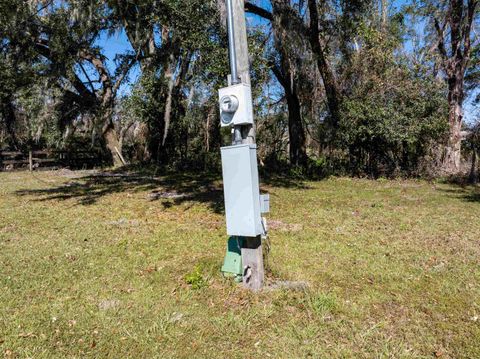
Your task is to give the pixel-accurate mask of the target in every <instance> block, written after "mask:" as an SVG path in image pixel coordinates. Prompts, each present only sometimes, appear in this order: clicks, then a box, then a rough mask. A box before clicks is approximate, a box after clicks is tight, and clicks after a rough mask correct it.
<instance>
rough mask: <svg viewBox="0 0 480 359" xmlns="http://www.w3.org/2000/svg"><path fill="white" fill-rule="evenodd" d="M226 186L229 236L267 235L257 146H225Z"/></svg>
mask: <svg viewBox="0 0 480 359" xmlns="http://www.w3.org/2000/svg"><path fill="white" fill-rule="evenodd" d="M221 150H222V168H223V189H224V193H225V213H226V217H227V234H228V235H229V236H243V237H256V236H259V235H261V234H263V226H262V217H261V213H260V188H259V184H258V165H257V146H256V145H237V146H229V147H223V148H222V149H221Z"/></svg>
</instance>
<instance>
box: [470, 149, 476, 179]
mask: <svg viewBox="0 0 480 359" xmlns="http://www.w3.org/2000/svg"><path fill="white" fill-rule="evenodd" d="M469 181H470V183H471V184H477V183H478V164H477V148H476V147H473V150H472V167H471V168H470V177H469Z"/></svg>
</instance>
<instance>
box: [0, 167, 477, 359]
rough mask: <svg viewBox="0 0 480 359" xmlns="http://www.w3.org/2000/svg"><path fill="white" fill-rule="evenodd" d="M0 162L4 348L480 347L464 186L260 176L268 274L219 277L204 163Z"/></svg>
mask: <svg viewBox="0 0 480 359" xmlns="http://www.w3.org/2000/svg"><path fill="white" fill-rule="evenodd" d="M84 176H85V177H79V176H78V175H76V174H71V173H62V174H59V173H53V172H52V173H37V174H35V175H31V174H29V173H8V174H7V173H0V350H1V352H2V355H4V356H5V357H19V358H27V357H31V358H52V357H58V358H64V357H98V358H106V357H110V358H126V357H131V358H145V357H163V358H169V357H180V358H182V357H183V358H192V357H203V358H217V357H226V358H227V357H228V358H245V357H248V358H253V357H261V358H263V357H272V358H298V357H309V356H310V357H321V358H331V357H335V358H336V357H338V358H344V357H348V358H349V357H352V358H358V357H366V358H380V357H395V358H431V357H435V356H440V357H442V358H449V357H450V358H478V357H480V346H479V345H478V343H479V342H480V284H479V283H480V282H479V279H480V267H479V264H480V221H479V218H480V201H479V200H478V198H480V197H479V196H478V189H474V188H460V187H457V186H451V185H445V184H434V183H427V182H422V181H380V182H374V181H368V180H355V179H347V178H340V179H327V180H324V181H321V182H305V183H302V186H297V185H294V184H295V183H292V182H289V181H271V182H269V184H268V185H266V186H264V190H265V191H268V192H270V194H271V202H272V213H271V215H270V216H269V218H270V223H271V236H270V237H271V244H272V251H271V253H270V256H269V259H268V263H269V267H270V273H271V274H270V276H271V277H275V278H279V279H285V280H301V281H307V282H308V283H309V284H310V289H309V290H307V291H305V292H293V291H290V292H288V291H270V292H265V293H261V294H257V295H254V294H252V293H249V292H246V291H244V290H242V289H241V288H240V287H238V286H237V285H236V284H234V283H232V282H230V281H229V280H225V279H223V278H222V276H221V274H220V272H219V270H220V267H221V263H222V260H223V255H224V251H225V245H226V236H225V228H224V220H223V213H222V197H221V184H220V182H219V180H218V179H217V178H216V177H214V176H209V177H206V178H205V177H204V176H201V175H198V176H195V175H191V176H190V175H186V176H179V175H177V176H167V177H163V178H152V177H149V176H143V175H137V176H129V177H88V176H87V174H84Z"/></svg>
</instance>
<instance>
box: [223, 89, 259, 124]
mask: <svg viewBox="0 0 480 359" xmlns="http://www.w3.org/2000/svg"><path fill="white" fill-rule="evenodd" d="M218 95H219V99H220V118H221V123H222V127H228V126H234V125H235V126H236V125H252V124H253V105H252V103H253V102H252V89H251V88H250V86H249V85H246V84H238V85H232V86H229V87H226V88H223V89H221V90H220V91H219V92H218Z"/></svg>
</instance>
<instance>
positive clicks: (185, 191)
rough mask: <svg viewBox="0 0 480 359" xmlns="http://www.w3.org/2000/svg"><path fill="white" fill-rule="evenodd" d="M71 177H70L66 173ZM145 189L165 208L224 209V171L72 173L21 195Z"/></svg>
mask: <svg viewBox="0 0 480 359" xmlns="http://www.w3.org/2000/svg"><path fill="white" fill-rule="evenodd" d="M67 178H68V177H67ZM262 183H264V184H266V185H268V186H273V187H285V188H295V189H303V190H304V189H310V187H308V186H307V185H305V184H304V182H303V181H301V180H298V179H290V178H288V177H280V176H276V177H268V178H266V179H265V180H263V181H262ZM132 192H133V193H140V192H146V200H149V201H153V202H155V201H161V203H162V205H163V206H164V207H165V208H170V207H173V206H179V205H182V204H184V203H202V204H206V205H207V206H208V207H209V208H210V209H211V210H212V211H213V212H215V213H224V202H223V187H222V182H221V175H220V174H216V173H167V174H165V175H157V173H156V171H142V170H134V171H129V169H128V168H125V169H123V170H122V169H121V170H116V171H110V172H100V173H93V174H91V173H90V174H86V175H85V176H77V175H75V177H73V178H72V177H70V181H68V182H66V183H63V184H61V185H59V186H54V187H50V188H42V189H25V190H19V191H17V192H16V194H17V195H18V196H37V197H38V198H37V199H36V200H37V201H54V200H55V201H66V200H72V199H73V200H77V204H79V205H93V204H95V203H96V202H97V201H98V200H99V199H101V198H102V197H105V196H108V195H111V194H119V193H132Z"/></svg>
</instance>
